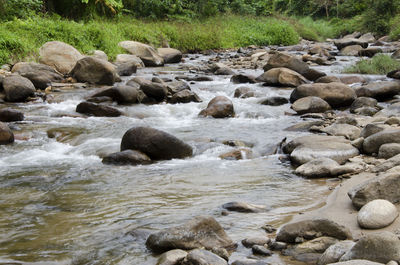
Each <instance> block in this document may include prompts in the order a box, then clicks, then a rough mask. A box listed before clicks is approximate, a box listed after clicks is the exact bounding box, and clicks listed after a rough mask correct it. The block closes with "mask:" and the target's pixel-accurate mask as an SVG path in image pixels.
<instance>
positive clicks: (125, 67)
mask: <svg viewBox="0 0 400 265" xmlns="http://www.w3.org/2000/svg"><path fill="white" fill-rule="evenodd" d="M114 65H115V69H116V71H117V74H118V75H119V76H130V75H132V74H134V73H136V71H137V66H136V63H134V62H126V63H114Z"/></svg>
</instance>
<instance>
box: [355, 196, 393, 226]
mask: <svg viewBox="0 0 400 265" xmlns="http://www.w3.org/2000/svg"><path fill="white" fill-rule="evenodd" d="M398 216H399V213H398V211H397V208H396V206H394V205H393V203H391V202H389V201H387V200H373V201H370V202H369V203H367V204H366V205H364V206H363V207H362V208H361V209H360V211H359V212H358V215H357V221H358V224H359V225H360V227H362V228H366V229H380V228H384V227H386V226H389V225H390V224H391V223H393V222H394V220H396V218H397V217H398Z"/></svg>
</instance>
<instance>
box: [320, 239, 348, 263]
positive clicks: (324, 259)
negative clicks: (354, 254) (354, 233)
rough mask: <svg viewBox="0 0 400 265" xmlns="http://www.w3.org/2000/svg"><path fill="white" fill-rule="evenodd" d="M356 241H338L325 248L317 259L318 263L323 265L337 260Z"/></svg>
mask: <svg viewBox="0 0 400 265" xmlns="http://www.w3.org/2000/svg"><path fill="white" fill-rule="evenodd" d="M355 244H356V243H355V242H353V241H350V240H345V241H341V242H338V243H336V244H334V245H332V246H330V247H329V248H327V249H326V250H325V252H324V253H323V254H322V256H321V257H320V258H319V259H318V263H317V264H318V265H325V264H330V263H334V262H338V261H339V260H340V258H341V257H342V256H343V255H344V254H345V253H346V252H348V251H349V250H350V249H351V248H352V247H353V246H354V245H355Z"/></svg>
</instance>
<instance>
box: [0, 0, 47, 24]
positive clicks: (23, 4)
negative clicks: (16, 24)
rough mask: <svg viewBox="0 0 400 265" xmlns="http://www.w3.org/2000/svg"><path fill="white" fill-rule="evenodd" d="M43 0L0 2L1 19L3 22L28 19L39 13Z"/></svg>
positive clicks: (8, 0) (2, 0) (6, 0)
mask: <svg viewBox="0 0 400 265" xmlns="http://www.w3.org/2000/svg"><path fill="white" fill-rule="evenodd" d="M42 4H43V1H42V0H0V17H1V19H2V20H12V19H13V18H28V17H30V16H32V15H34V14H35V13H37V12H39V11H40V10H41V8H42Z"/></svg>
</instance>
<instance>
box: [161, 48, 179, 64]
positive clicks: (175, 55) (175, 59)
mask: <svg viewBox="0 0 400 265" xmlns="http://www.w3.org/2000/svg"><path fill="white" fill-rule="evenodd" d="M157 52H158V54H159V55H160V56H161V57H162V58H163V59H164V62H165V63H180V62H181V60H182V52H181V51H179V50H177V49H173V48H158V49H157Z"/></svg>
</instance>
